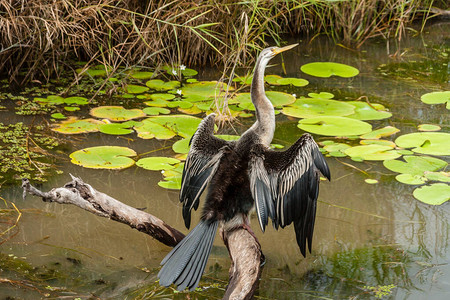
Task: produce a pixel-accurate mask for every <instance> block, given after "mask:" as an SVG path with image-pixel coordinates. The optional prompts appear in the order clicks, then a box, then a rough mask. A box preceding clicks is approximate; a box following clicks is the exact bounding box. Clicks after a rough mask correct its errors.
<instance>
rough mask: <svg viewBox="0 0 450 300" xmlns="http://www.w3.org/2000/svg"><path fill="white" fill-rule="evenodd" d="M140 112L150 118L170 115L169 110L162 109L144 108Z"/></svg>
mask: <svg viewBox="0 0 450 300" xmlns="http://www.w3.org/2000/svg"><path fill="white" fill-rule="evenodd" d="M142 111H143V112H144V113H146V114H147V115H150V116H157V115H159V114H163V115H167V114H170V109H167V108H163V107H146V108H144V109H143V110H142Z"/></svg>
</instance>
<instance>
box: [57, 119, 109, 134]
mask: <svg viewBox="0 0 450 300" xmlns="http://www.w3.org/2000/svg"><path fill="white" fill-rule="evenodd" d="M101 124H105V123H104V122H102V121H99V120H95V119H81V120H80V119H77V118H75V117H70V118H69V119H68V120H65V121H62V122H61V123H57V124H54V125H53V127H52V128H51V130H53V131H56V132H59V133H63V134H79V133H88V132H97V131H98V126H99V125H101Z"/></svg>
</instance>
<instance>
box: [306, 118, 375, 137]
mask: <svg viewBox="0 0 450 300" xmlns="http://www.w3.org/2000/svg"><path fill="white" fill-rule="evenodd" d="M298 127H299V128H300V129H302V130H304V131H307V132H311V133H315V134H320V135H327V136H349V135H360V134H364V133H368V132H370V131H371V130H372V125H370V124H369V123H366V122H363V121H360V120H356V119H350V118H346V117H335V116H320V117H314V118H308V119H303V120H300V121H299V122H298Z"/></svg>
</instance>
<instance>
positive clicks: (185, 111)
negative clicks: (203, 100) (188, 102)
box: [178, 106, 203, 115]
mask: <svg viewBox="0 0 450 300" xmlns="http://www.w3.org/2000/svg"><path fill="white" fill-rule="evenodd" d="M178 111H179V112H182V113H183V114H187V115H198V114H200V113H202V112H203V110H201V109H199V108H198V107H197V106H192V107H189V108H181V107H180V108H178Z"/></svg>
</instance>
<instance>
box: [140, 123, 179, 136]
mask: <svg viewBox="0 0 450 300" xmlns="http://www.w3.org/2000/svg"><path fill="white" fill-rule="evenodd" d="M134 130H135V131H136V133H137V135H138V137H140V138H142V139H153V138H156V139H158V140H169V139H171V138H173V137H174V136H175V135H176V133H175V132H174V131H173V130H171V129H170V128H167V127H165V126H163V125H161V124H158V123H155V122H152V121H151V120H150V119H146V120H143V121H142V122H141V123H140V124H138V125H136V126H134Z"/></svg>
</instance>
